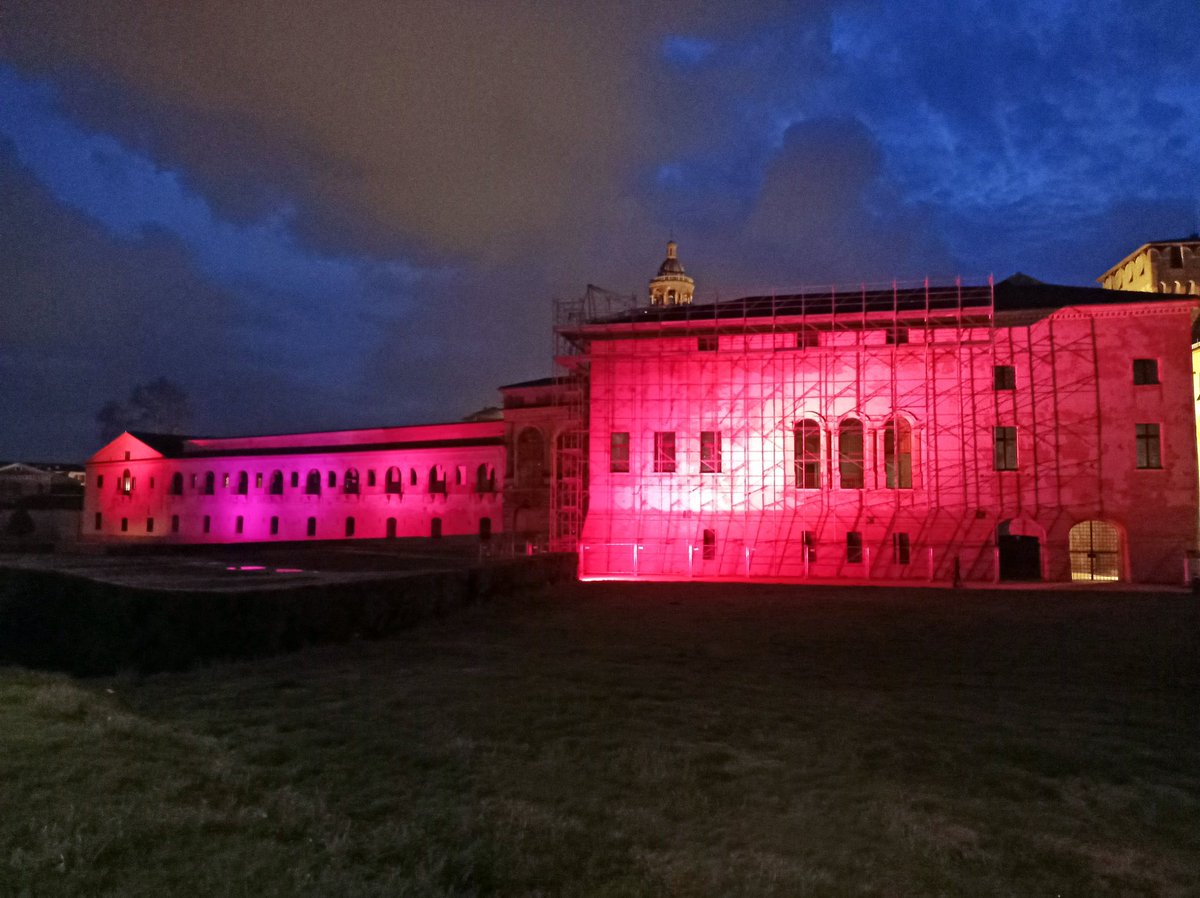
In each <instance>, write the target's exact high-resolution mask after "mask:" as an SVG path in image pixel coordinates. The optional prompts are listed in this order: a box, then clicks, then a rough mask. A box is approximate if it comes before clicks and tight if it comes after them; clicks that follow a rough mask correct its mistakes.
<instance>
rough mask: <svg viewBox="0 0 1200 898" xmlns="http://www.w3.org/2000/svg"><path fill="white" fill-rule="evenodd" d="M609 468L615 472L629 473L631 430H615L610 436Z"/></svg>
mask: <svg viewBox="0 0 1200 898" xmlns="http://www.w3.org/2000/svg"><path fill="white" fill-rule="evenodd" d="M608 470H609V471H610V472H611V473H613V474H628V473H629V432H628V431H625V430H614V431H613V432H612V433H611V434H610V435H609V438H608Z"/></svg>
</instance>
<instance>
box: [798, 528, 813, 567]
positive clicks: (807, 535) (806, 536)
mask: <svg viewBox="0 0 1200 898" xmlns="http://www.w3.org/2000/svg"><path fill="white" fill-rule="evenodd" d="M800 545H801V546H802V551H803V552H804V558H805V559H806V560H807V561H808V562H809V563H810V564H811V563H812V562H814V561H816V560H817V534H816V533H814V532H813V531H812V530H801V531H800Z"/></svg>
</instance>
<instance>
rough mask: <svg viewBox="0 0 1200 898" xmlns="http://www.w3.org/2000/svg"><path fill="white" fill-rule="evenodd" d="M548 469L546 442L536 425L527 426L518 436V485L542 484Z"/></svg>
mask: <svg viewBox="0 0 1200 898" xmlns="http://www.w3.org/2000/svg"><path fill="white" fill-rule="evenodd" d="M545 471H546V443H545V440H543V439H542V432H541V431H540V430H538V429H537V428H536V427H526V428H525V429H524V430H522V431H521V433H520V435H519V436H518V437H517V486H518V487H519V488H521V489H529V488H531V487H538V486H541V485H542V481H543V480H544V479H545Z"/></svg>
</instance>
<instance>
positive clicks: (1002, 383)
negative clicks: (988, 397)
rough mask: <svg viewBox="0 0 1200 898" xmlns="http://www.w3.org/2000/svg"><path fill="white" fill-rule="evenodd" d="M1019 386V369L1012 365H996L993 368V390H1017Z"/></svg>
mask: <svg viewBox="0 0 1200 898" xmlns="http://www.w3.org/2000/svg"><path fill="white" fill-rule="evenodd" d="M1016 388H1017V369H1016V368H1014V367H1013V366H1012V365H996V366H995V367H994V368H992V389H993V390H1015V389H1016Z"/></svg>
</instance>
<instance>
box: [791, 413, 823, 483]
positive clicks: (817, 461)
mask: <svg viewBox="0 0 1200 898" xmlns="http://www.w3.org/2000/svg"><path fill="white" fill-rule="evenodd" d="M792 433H793V440H794V443H795V449H796V487H797V488H798V489H802V490H819V489H820V488H821V426H820V425H819V424H818V423H817V422H816V421H810V420H806V421H801V422H800V423H799V424H797V425H796V428H795V430H794V431H793V432H792Z"/></svg>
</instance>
